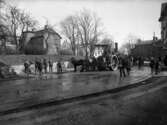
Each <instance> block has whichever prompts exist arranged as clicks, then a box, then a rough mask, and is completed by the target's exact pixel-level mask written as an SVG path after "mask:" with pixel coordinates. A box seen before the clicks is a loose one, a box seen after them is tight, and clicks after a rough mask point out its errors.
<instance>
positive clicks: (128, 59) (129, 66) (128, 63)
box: [125, 57, 131, 75]
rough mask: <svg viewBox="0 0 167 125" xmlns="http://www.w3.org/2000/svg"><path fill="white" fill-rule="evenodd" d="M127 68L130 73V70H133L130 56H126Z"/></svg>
mask: <svg viewBox="0 0 167 125" xmlns="http://www.w3.org/2000/svg"><path fill="white" fill-rule="evenodd" d="M125 69H126V72H127V74H128V75H130V70H131V61H130V57H126V60H125Z"/></svg>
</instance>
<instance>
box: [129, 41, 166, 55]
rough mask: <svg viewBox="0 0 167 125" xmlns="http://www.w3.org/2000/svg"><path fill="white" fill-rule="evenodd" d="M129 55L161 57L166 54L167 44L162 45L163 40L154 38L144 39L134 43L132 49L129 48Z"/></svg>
mask: <svg viewBox="0 0 167 125" xmlns="http://www.w3.org/2000/svg"><path fill="white" fill-rule="evenodd" d="M131 55H133V56H134V57H144V58H150V57H160V56H161V57H163V56H165V55H167V46H166V45H164V43H163V41H161V40H158V39H154V40H145V41H141V42H140V43H138V44H136V45H135V47H134V48H133V49H131Z"/></svg>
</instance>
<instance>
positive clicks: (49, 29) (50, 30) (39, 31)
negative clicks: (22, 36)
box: [23, 28, 62, 39]
mask: <svg viewBox="0 0 167 125" xmlns="http://www.w3.org/2000/svg"><path fill="white" fill-rule="evenodd" d="M45 32H49V33H52V34H55V35H57V36H58V37H59V38H60V39H61V38H62V37H61V36H60V35H59V34H58V33H57V32H56V31H54V30H53V29H52V28H44V29H42V30H38V31H25V32H23V33H34V34H44V33H45Z"/></svg>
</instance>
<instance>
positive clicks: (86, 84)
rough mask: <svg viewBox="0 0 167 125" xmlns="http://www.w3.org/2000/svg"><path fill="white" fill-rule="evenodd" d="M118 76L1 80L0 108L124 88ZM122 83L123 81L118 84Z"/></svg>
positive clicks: (66, 75)
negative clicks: (8, 103) (121, 86)
mask: <svg viewBox="0 0 167 125" xmlns="http://www.w3.org/2000/svg"><path fill="white" fill-rule="evenodd" d="M118 74H119V73H118V72H94V73H67V74H58V75H55V74H52V75H53V79H47V80H35V79H22V80H13V81H2V82H1V84H0V86H1V87H0V93H1V96H0V105H4V106H5V105H6V104H5V102H13V103H15V106H17V104H18V103H17V102H19V103H23V104H24V101H26V102H31V99H32V100H33V103H39V101H48V100H50V99H57V98H67V97H74V96H81V95H83V94H88V93H95V92H100V91H104V90H106V89H112V88H115V87H118V86H120V85H124V84H119V75H118ZM136 74H138V76H139V75H141V76H142V74H140V73H136ZM133 77H134V76H133ZM127 79H128V78H127ZM134 79H136V77H134V78H129V79H128V80H130V81H132V80H134ZM124 81H125V80H122V81H121V82H124ZM126 84H127V83H126ZM128 84H130V82H128ZM18 93H19V94H18ZM34 98H36V100H35V99H34ZM20 100H22V101H20ZM35 101H37V102H35ZM13 103H10V105H11V106H14V105H13ZM0 110H1V107H0Z"/></svg>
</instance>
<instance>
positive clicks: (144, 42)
mask: <svg viewBox="0 0 167 125" xmlns="http://www.w3.org/2000/svg"><path fill="white" fill-rule="evenodd" d="M153 42H154V41H153V40H144V41H141V42H139V43H137V44H136V45H146V44H152V43H153Z"/></svg>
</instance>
